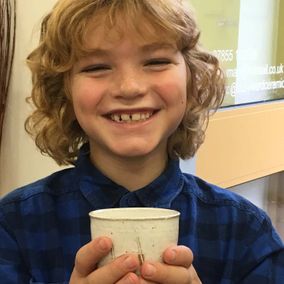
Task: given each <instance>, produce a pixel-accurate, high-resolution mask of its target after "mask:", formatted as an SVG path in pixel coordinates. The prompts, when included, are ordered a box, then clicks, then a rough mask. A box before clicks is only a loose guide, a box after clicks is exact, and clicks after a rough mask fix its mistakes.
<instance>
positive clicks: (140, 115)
mask: <svg viewBox="0 0 284 284" xmlns="http://www.w3.org/2000/svg"><path fill="white" fill-rule="evenodd" d="M156 112H157V111H154V110H151V111H135V112H114V113H110V114H108V115H106V117H107V118H108V119H110V120H112V121H114V122H117V123H137V122H143V121H146V120H148V119H149V118H151V117H152V116H153V115H154V114H155V113H156Z"/></svg>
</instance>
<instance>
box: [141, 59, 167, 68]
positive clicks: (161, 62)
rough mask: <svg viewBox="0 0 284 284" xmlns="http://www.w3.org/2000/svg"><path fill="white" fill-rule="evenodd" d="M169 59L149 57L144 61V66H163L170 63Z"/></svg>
mask: <svg viewBox="0 0 284 284" xmlns="http://www.w3.org/2000/svg"><path fill="white" fill-rule="evenodd" d="M171 63H172V62H171V60H170V59H166V58H154V59H150V60H148V61H146V64H145V65H146V66H164V65H168V64H171Z"/></svg>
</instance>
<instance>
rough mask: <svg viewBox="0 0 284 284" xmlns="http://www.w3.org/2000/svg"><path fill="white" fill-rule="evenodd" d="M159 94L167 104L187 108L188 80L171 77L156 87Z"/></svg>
mask: <svg viewBox="0 0 284 284" xmlns="http://www.w3.org/2000/svg"><path fill="white" fill-rule="evenodd" d="M156 88H157V92H158V93H159V94H161V96H162V99H163V100H164V101H165V103H166V104H168V105H172V106H177V105H180V106H181V107H182V106H184V107H185V106H186V100H187V85H186V80H183V79H181V78H180V77H171V78H170V79H168V80H165V81H164V82H160V84H158V85H157V86H156Z"/></svg>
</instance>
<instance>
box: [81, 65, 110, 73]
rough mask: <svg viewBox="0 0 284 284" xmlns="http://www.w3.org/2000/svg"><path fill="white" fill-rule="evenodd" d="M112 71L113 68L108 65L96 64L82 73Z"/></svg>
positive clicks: (84, 69)
mask: <svg viewBox="0 0 284 284" xmlns="http://www.w3.org/2000/svg"><path fill="white" fill-rule="evenodd" d="M108 70H111V67H110V66H109V65H106V64H95V65H90V66H87V67H85V68H83V69H82V70H81V72H86V73H92V72H94V73H96V72H104V71H108Z"/></svg>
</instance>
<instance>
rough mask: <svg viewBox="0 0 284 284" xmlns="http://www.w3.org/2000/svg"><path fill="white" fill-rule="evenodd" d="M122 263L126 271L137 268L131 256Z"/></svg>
mask: <svg viewBox="0 0 284 284" xmlns="http://www.w3.org/2000/svg"><path fill="white" fill-rule="evenodd" d="M123 263H124V265H125V267H126V268H127V269H136V268H137V262H136V261H135V260H134V258H133V257H131V256H127V257H126V259H125V260H124V262H123Z"/></svg>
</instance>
